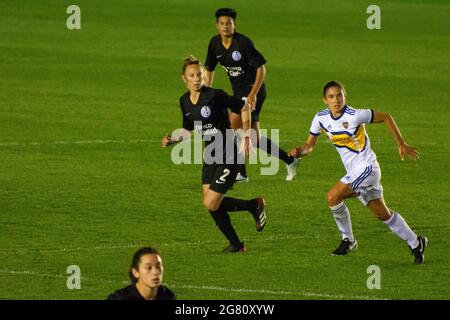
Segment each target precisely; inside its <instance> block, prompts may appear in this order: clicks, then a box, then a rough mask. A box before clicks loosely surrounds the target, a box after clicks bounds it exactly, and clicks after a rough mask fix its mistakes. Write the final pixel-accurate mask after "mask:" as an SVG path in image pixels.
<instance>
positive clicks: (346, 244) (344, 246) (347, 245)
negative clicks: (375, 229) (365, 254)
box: [333, 238, 358, 256]
mask: <svg viewBox="0 0 450 320" xmlns="http://www.w3.org/2000/svg"><path fill="white" fill-rule="evenodd" d="M357 248H358V242H357V241H356V240H355V241H353V242H352V241H350V240H349V239H348V238H344V239H343V240H342V241H341V244H340V245H339V247H337V249H336V250H334V251H333V255H335V256H343V255H345V254H347V253H349V252H352V251H355V250H356V249H357Z"/></svg>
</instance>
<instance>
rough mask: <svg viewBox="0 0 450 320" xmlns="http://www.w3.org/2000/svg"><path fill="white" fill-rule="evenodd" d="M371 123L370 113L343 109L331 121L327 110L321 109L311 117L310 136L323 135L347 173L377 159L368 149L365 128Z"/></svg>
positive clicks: (371, 114)
mask: <svg viewBox="0 0 450 320" xmlns="http://www.w3.org/2000/svg"><path fill="white" fill-rule="evenodd" d="M372 121H373V110H371V109H353V108H352V107H350V106H347V105H346V106H344V109H343V112H342V114H341V115H340V116H339V117H337V118H334V117H333V115H332V113H331V112H330V110H329V109H328V108H327V109H324V110H322V111H320V112H318V113H317V114H316V116H315V117H314V119H313V121H312V124H311V129H310V130H309V131H310V134H312V135H314V136H318V135H320V133H321V132H324V133H325V134H326V135H327V136H328V138H329V139H330V141H331V143H332V144H333V145H334V146H335V147H336V150H337V151H338V152H339V155H340V156H341V159H342V163H343V164H344V167H345V169H346V170H347V172H349V171H351V170H352V168H355V167H357V166H360V165H369V164H372V163H376V161H377V156H376V155H375V153H374V152H373V151H372V149H371V148H370V139H369V136H368V135H367V133H366V129H365V126H364V124H365V123H371V122H372Z"/></svg>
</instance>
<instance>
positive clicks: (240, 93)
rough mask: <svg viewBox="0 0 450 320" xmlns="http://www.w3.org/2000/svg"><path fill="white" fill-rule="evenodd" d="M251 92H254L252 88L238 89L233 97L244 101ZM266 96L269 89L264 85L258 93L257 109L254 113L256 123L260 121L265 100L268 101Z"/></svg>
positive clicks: (253, 118)
mask: <svg viewBox="0 0 450 320" xmlns="http://www.w3.org/2000/svg"><path fill="white" fill-rule="evenodd" d="M251 90H252V87H251V86H242V87H239V88H237V89H236V90H233V96H235V97H236V98H239V99H242V98H244V97H247V96H248V94H249V93H250V91H251ZM266 95H267V89H266V85H265V84H264V83H263V84H262V86H261V88H260V89H259V91H258V94H257V95H256V109H255V111H252V121H256V122H258V121H259V113H260V112H261V109H262V105H263V103H264V100H266ZM232 112H234V111H232ZM238 114H239V113H238Z"/></svg>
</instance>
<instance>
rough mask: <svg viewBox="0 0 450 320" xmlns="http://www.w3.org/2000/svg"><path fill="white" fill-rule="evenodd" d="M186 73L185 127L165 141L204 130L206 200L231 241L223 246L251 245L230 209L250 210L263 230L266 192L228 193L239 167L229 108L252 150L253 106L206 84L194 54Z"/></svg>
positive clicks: (246, 147)
mask: <svg viewBox="0 0 450 320" xmlns="http://www.w3.org/2000/svg"><path fill="white" fill-rule="evenodd" d="M182 79H183V81H184V82H185V84H186V87H187V88H188V89H189V91H188V92H186V93H185V94H183V95H182V96H181V98H180V107H181V112H182V116H183V132H182V133H181V134H180V135H179V136H178V137H172V136H170V135H169V134H166V135H165V136H164V138H163V140H162V142H161V144H162V146H163V147H166V146H169V145H173V144H175V143H177V142H180V141H182V140H184V139H186V138H189V137H190V136H191V131H192V130H194V129H195V130H196V131H198V132H199V133H200V134H201V135H202V137H203V140H204V141H205V155H204V159H203V161H204V165H203V169H202V185H203V204H204V206H205V207H206V208H207V209H208V210H209V212H210V214H211V217H212V218H213V220H214V221H215V223H216V225H217V227H218V228H219V230H220V231H221V232H222V233H223V234H224V236H225V237H226V238H227V239H228V241H229V242H230V245H229V246H228V247H226V248H225V249H224V252H244V251H245V250H246V248H245V246H244V244H243V243H242V242H241V241H240V239H239V237H238V235H237V233H236V231H235V230H234V228H233V225H232V224H231V219H230V216H229V214H228V213H229V212H234V211H250V212H251V213H252V215H253V218H254V219H255V222H256V231H258V232H260V231H262V230H263V228H264V226H265V224H266V211H265V203H264V198H255V199H251V200H242V199H237V198H231V197H225V193H226V192H227V190H228V189H229V188H230V187H232V186H233V183H234V181H235V179H236V175H237V173H238V159H237V155H238V152H237V145H236V137H235V134H234V131H233V130H232V129H231V127H230V120H229V117H228V110H227V108H230V109H231V110H233V111H234V112H240V113H241V114H242V120H243V121H242V122H243V129H244V136H245V137H244V139H242V142H241V146H240V150H239V152H240V153H241V154H242V153H245V154H248V153H249V152H250V151H251V149H252V143H251V140H250V137H249V129H250V119H251V118H250V117H251V112H250V106H249V105H248V103H246V102H245V101H243V100H241V99H238V98H235V97H232V96H229V95H228V94H226V93H225V92H224V91H223V90H218V89H213V88H209V87H205V86H204V70H203V66H202V65H201V64H200V62H199V61H198V60H197V59H196V58H195V57H193V56H189V57H188V58H187V59H186V60H185V62H184V64H183V69H182ZM230 133H231V134H230ZM211 146H214V156H213V157H208V155H207V152H206V150H207V149H208V148H209V147H211Z"/></svg>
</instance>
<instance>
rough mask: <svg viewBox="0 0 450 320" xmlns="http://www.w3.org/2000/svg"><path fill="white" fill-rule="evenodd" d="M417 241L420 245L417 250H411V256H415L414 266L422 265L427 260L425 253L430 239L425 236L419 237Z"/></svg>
mask: <svg viewBox="0 0 450 320" xmlns="http://www.w3.org/2000/svg"><path fill="white" fill-rule="evenodd" d="M417 241H419V245H418V246H417V247H416V248H414V249H412V248H411V247H409V248H410V249H411V254H412V255H413V256H414V264H421V263H422V262H423V261H424V260H425V256H424V254H423V252H424V251H425V248H426V247H427V245H428V238H427V237H425V236H418V237H417Z"/></svg>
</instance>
